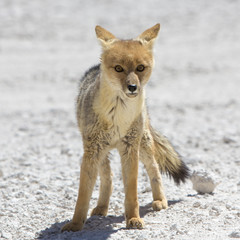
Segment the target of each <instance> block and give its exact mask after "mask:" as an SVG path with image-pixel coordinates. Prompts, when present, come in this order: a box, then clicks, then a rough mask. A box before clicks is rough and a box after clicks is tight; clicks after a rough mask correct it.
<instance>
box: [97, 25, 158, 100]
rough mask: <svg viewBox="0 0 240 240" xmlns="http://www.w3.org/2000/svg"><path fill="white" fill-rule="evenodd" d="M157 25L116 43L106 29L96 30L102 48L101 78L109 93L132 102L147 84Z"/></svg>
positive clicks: (152, 61) (117, 40) (116, 39)
mask: <svg viewBox="0 0 240 240" xmlns="http://www.w3.org/2000/svg"><path fill="white" fill-rule="evenodd" d="M159 30H160V24H156V25H155V26H153V27H152V28H149V29H147V30H146V31H144V32H143V33H142V34H140V35H139V36H138V37H137V38H136V39H133V40H120V39H118V38H116V37H115V36H114V35H113V34H112V33H110V32H109V31H107V30H106V29H104V28H102V27H100V26H96V28H95V31H96V35H97V38H98V39H99V41H100V43H101V45H102V50H103V51H102V55H101V74H102V77H103V78H104V79H106V80H107V83H108V84H109V86H110V87H111V88H112V89H115V90H119V91H122V92H123V93H124V94H125V95H126V96H127V97H129V98H133V97H136V96H137V95H138V94H140V93H141V92H142V90H143V87H144V86H145V84H146V83H147V82H148V80H149V77H150V75H151V72H152V68H153V63H154V59H153V52H152V49H153V44H154V41H155V39H156V37H157V35H158V32H159Z"/></svg>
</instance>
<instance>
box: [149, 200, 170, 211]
mask: <svg viewBox="0 0 240 240" xmlns="http://www.w3.org/2000/svg"><path fill="white" fill-rule="evenodd" d="M167 207H168V203H167V200H166V199H163V200H156V201H153V203H152V208H153V210H154V211H160V210H162V209H166V208H167Z"/></svg>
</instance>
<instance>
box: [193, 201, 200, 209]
mask: <svg viewBox="0 0 240 240" xmlns="http://www.w3.org/2000/svg"><path fill="white" fill-rule="evenodd" d="M200 206H201V203H200V202H195V203H193V207H195V208H198V207H200Z"/></svg>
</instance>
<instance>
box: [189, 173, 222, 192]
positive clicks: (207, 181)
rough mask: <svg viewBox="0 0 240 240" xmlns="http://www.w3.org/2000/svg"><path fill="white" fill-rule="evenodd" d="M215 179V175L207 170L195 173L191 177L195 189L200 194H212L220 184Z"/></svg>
mask: <svg viewBox="0 0 240 240" xmlns="http://www.w3.org/2000/svg"><path fill="white" fill-rule="evenodd" d="M215 178H216V177H214V176H213V174H209V173H207V172H206V171H205V170H199V171H194V172H193V174H192V176H191V181H192V183H193V189H194V190H196V191H197V192H198V193H212V192H213V191H214V189H215V187H216V186H217V185H218V184H219V183H220V181H217V180H216V179H215Z"/></svg>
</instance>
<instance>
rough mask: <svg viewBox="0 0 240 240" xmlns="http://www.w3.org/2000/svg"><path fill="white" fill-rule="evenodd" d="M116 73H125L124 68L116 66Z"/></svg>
mask: <svg viewBox="0 0 240 240" xmlns="http://www.w3.org/2000/svg"><path fill="white" fill-rule="evenodd" d="M115 71H116V72H123V68H122V67H121V66H120V65H116V66H115Z"/></svg>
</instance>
